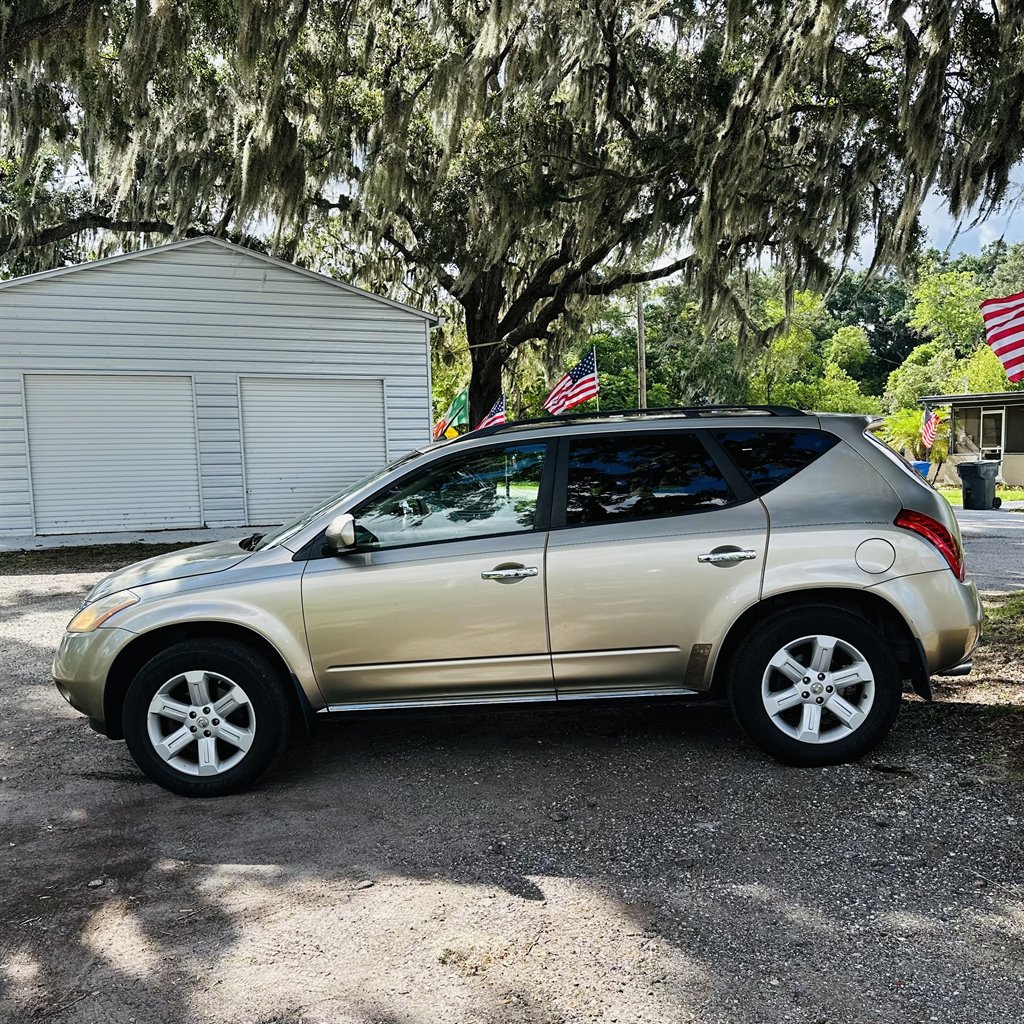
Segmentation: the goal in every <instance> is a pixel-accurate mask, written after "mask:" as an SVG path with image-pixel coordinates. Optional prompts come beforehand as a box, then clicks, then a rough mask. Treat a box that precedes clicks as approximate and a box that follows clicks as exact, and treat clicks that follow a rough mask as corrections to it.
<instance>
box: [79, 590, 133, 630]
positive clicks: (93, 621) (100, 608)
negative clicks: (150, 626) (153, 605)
mask: <svg viewBox="0 0 1024 1024" xmlns="http://www.w3.org/2000/svg"><path fill="white" fill-rule="evenodd" d="M138 603H139V597H138V595H137V594H133V593H132V592H131V591H130V590H120V591H118V592H117V593H116V594H109V595H108V596H107V597H101V598H100V599H99V600H98V601H93V603H92V604H87V605H86V606H85V607H84V608H83V609H82V610H81V611H80V612H79V613H78V614H77V615H76V616H75V617H74V618H73V619H72V620H71V621H70V622H69V623H68V632H69V633H91V632H92V631H93V630H94V629H95V628H96V627H97V626H102V625H103V623H104V622H106V621H107V619H109V618H110V616H111V615H116V614H117V613H118V612H119V611H122V610H123V609H125V608H130V607H131V606H132V605H133V604H138Z"/></svg>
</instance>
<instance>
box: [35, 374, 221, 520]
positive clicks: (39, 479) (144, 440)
mask: <svg viewBox="0 0 1024 1024" xmlns="http://www.w3.org/2000/svg"><path fill="white" fill-rule="evenodd" d="M25 401H26V407H27V419H28V451H29V466H30V472H31V479H32V499H33V505H34V509H35V528H36V532H38V533H79V532H84V531H88V530H159V529H173V528H178V527H196V526H200V525H202V505H201V502H200V496H199V467H198V460H197V451H196V429H195V414H194V407H193V398H192V380H191V378H189V377H187V376H141V375H136V374H123V375H93V374H26V376H25Z"/></svg>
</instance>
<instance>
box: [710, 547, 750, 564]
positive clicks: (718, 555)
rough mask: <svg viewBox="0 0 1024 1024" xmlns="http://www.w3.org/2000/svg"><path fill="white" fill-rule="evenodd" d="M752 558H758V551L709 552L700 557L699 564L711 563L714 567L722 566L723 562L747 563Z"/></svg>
mask: <svg viewBox="0 0 1024 1024" xmlns="http://www.w3.org/2000/svg"><path fill="white" fill-rule="evenodd" d="M751 558H757V552H756V551H740V550H738V549H737V550H735V551H709V552H708V553H707V554H706V555H698V556H697V561H698V562H711V563H712V564H713V565H721V564H722V563H723V562H746V561H748V560H749V559H751Z"/></svg>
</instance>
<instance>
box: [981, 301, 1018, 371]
mask: <svg viewBox="0 0 1024 1024" xmlns="http://www.w3.org/2000/svg"><path fill="white" fill-rule="evenodd" d="M981 315H982V316H983V317H984V318H985V340H986V341H987V342H988V343H989V346H990V347H991V349H992V351H993V352H995V354H996V355H997V356H998V357H999V362H1001V363H1002V364H1003V369H1004V370H1006V376H1007V377H1009V378H1010V380H1012V381H1014V382H1015V383H1016V382H1017V381H1019V380H1024V292H1018V293H1017V294H1016V295H1007V296H1006V297H1005V298H1003V299H986V300H985V301H984V302H983V303H982V304H981Z"/></svg>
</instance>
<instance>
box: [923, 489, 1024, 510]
mask: <svg viewBox="0 0 1024 1024" xmlns="http://www.w3.org/2000/svg"><path fill="white" fill-rule="evenodd" d="M936 490H938V492H939V494H941V495H942V496H943V497H944V498H945V499H946V501H948V502H949V503H950V505H955V506H956V507H957V508H959V507H960V506H961V505H963V503H964V496H963V491H961V490H960V488H959V487H938V488H936ZM996 497H997V498H1002V499H1003V501H1024V487H997V488H996Z"/></svg>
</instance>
